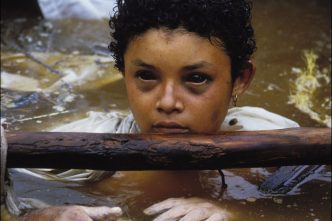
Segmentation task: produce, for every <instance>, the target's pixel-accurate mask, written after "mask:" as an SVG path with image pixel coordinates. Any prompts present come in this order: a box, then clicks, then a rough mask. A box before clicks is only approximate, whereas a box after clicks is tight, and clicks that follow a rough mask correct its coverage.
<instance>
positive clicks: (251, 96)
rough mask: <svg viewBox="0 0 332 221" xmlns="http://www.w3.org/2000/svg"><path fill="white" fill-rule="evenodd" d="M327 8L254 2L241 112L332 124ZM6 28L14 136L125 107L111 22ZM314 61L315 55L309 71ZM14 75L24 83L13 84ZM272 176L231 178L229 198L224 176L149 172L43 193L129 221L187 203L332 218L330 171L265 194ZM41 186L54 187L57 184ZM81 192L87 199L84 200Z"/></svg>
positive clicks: (278, 216)
mask: <svg viewBox="0 0 332 221" xmlns="http://www.w3.org/2000/svg"><path fill="white" fill-rule="evenodd" d="M330 4H331V3H330V1H327V0H324V1H323V0H321V1H318V0H317V1H300V0H292V1H278V2H277V1H264V0H255V1H254V14H253V21H254V26H255V30H256V37H257V43H258V51H257V52H256V54H255V62H256V64H257V74H256V76H255V79H254V81H253V84H252V86H251V87H250V89H249V91H248V92H247V94H246V95H244V96H242V97H240V100H239V106H244V105H250V106H259V107H263V108H266V109H268V110H270V111H272V112H276V113H279V114H281V115H284V116H287V117H289V118H291V119H293V120H295V121H297V122H299V123H300V125H302V126H306V127H326V126H330V125H331V123H330V120H329V119H330V116H331V92H330V91H331V83H330V78H331V9H330ZM1 27H2V28H1V71H2V73H1V76H2V77H3V76H6V77H7V78H6V79H7V80H8V79H9V78H10V79H11V80H13V81H12V82H15V83H11V82H10V81H6V82H4V80H3V79H2V80H1V98H2V99H1V117H2V118H5V119H6V122H5V123H6V125H7V129H8V131H16V130H25V131H40V130H47V129H49V128H52V127H54V126H57V125H58V124H63V123H66V122H70V121H72V120H75V119H79V118H81V117H83V116H84V114H85V113H86V111H89V110H100V111H111V110H123V111H126V110H127V108H128V103H127V101H126V93H125V88H124V84H123V81H122V80H121V78H119V77H118V73H117V72H116V70H115V69H114V68H113V63H112V61H111V60H110V59H109V54H108V52H107V50H105V48H106V47H107V44H108V42H109V37H108V32H109V31H108V27H107V21H81V20H65V21H57V22H49V21H44V20H42V19H40V18H38V17H37V16H33V15H31V14H28V16H27V17H24V16H22V14H20V13H16V14H15V17H14V18H11V19H7V18H4V17H2V21H1ZM308 54H310V55H311V58H314V59H311V60H314V64H313V65H311V66H310V65H308V63H310V62H308V56H307V55H308ZM309 57H310V56H309ZM309 60H310V59H309ZM310 67H311V69H313V70H314V71H312V73H311V72H310V71H309V70H311V69H310ZM309 72H310V73H311V74H309ZM73 73H78V76H76V75H72V76H74V77H78V78H79V79H80V80H79V81H75V82H72V81H70V78H69V77H67V78H66V79H67V80H68V81H65V83H64V82H63V81H61V80H60V79H63V77H64V76H68V75H69V74H73ZM96 73H97V74H96ZM106 73H107V74H106ZM10 74H13V75H14V77H15V76H17V75H19V76H24V77H28V78H25V79H16V78H11V77H12V75H10ZM96 75H97V76H96ZM8 76H11V77H8ZM310 76H313V78H312V77H310ZM75 79H77V78H75ZM301 79H305V81H304V82H305V83H303V81H302V84H303V85H301V84H299V83H298V82H301V81H300V80H301ZM15 80H17V81H15ZM59 80H60V81H59ZM22 82H24V83H23V84H22ZM5 83H6V84H5ZM19 83H21V84H19ZM36 88H39V89H38V90H36ZM272 171H273V169H272V168H268V169H267V170H264V169H242V170H239V169H237V170H228V171H225V175H226V181H227V183H228V189H227V190H225V191H221V190H220V177H219V176H218V174H216V173H213V172H210V173H205V172H200V173H197V172H187V173H182V172H179V173H180V174H177V173H175V175H174V173H169V172H146V173H145V176H142V174H143V172H129V173H127V174H124V173H121V172H119V173H118V174H117V175H116V176H114V177H112V178H110V179H106V180H104V181H102V182H99V183H96V184H90V185H87V186H74V187H73V186H68V187H67V188H65V187H64V186H63V185H62V186H61V185H60V184H59V185H60V187H57V188H58V189H60V192H58V194H57V195H56V196H58V197H54V196H49V195H48V194H45V196H44V198H45V200H50V201H53V202H55V204H56V203H58V204H60V203H79V202H84V203H86V204H91V205H99V204H103V205H105V204H106V205H120V206H122V207H123V208H124V210H125V217H127V218H130V219H132V220H150V219H151V218H150V217H146V216H144V215H143V213H142V210H143V209H144V208H146V207H147V206H149V205H151V204H153V203H155V202H158V201H160V200H163V199H166V198H168V197H182V196H187V197H190V196H199V197H203V198H207V199H211V200H213V201H215V202H219V203H220V205H221V207H223V208H226V209H227V210H228V211H231V212H232V213H233V214H234V220H286V219H287V220H330V219H331V209H330V206H331V190H330V189H331V173H330V171H331V169H330V167H327V168H323V169H322V170H321V171H316V173H314V174H312V175H311V176H309V178H308V179H307V180H310V181H309V182H306V183H305V184H303V185H300V186H297V187H296V188H295V189H294V190H293V191H291V192H290V193H288V194H281V195H264V194H262V193H260V192H258V191H257V186H258V185H259V184H260V183H262V182H263V181H264V179H265V178H266V177H267V176H269V175H270V172H272ZM39 185H40V183H39V181H38V180H37V181H36V180H30V179H28V178H21V179H20V182H19V184H18V186H17V188H18V190H19V191H20V194H22V195H23V196H25V197H34V196H40V195H41V194H40V192H38V191H37V189H40V186H39ZM42 185H44V186H45V188H47V189H52V185H56V184H52V185H50V184H48V183H47V182H45V183H43V184H42ZM36 186H37V187H38V188H35V187H36ZM29 188H30V189H33V190H35V191H27V189H29ZM67 191H69V192H70V191H72V192H70V193H71V196H72V197H71V199H63V198H62V197H63V196H64V195H65V194H64V193H67ZM82 193H87V194H88V195H87V196H84V197H85V198H84V199H85V200H83V197H82ZM83 195H84V194H83Z"/></svg>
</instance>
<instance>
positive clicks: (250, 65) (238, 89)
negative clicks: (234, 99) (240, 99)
mask: <svg viewBox="0 0 332 221" xmlns="http://www.w3.org/2000/svg"><path fill="white" fill-rule="evenodd" d="M255 73H256V65H255V64H254V62H253V61H252V60H249V61H248V62H247V64H246V66H245V68H244V70H242V72H241V73H240V75H239V76H238V77H237V78H236V79H235V82H234V85H233V93H232V95H233V96H234V95H238V96H239V95H241V94H243V93H244V92H245V91H246V90H247V88H248V87H249V85H250V83H251V81H252V79H253V78H254V76H255Z"/></svg>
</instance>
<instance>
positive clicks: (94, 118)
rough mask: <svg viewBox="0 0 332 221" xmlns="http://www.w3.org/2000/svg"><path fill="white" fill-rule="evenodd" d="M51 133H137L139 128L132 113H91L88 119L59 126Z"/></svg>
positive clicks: (88, 114)
mask: <svg viewBox="0 0 332 221" xmlns="http://www.w3.org/2000/svg"><path fill="white" fill-rule="evenodd" d="M51 131H53V132H57V131H61V132H90V133H136V132H138V127H137V125H136V122H135V120H134V117H133V115H132V114H131V113H123V112H117V111H114V112H109V113H105V112H95V111H89V112H88V113H87V117H85V118H83V119H80V120H77V121H74V122H71V123H68V124H64V125H61V126H58V127H56V128H53V129H52V130H51Z"/></svg>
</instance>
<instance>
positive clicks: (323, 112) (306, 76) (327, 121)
mask: <svg viewBox="0 0 332 221" xmlns="http://www.w3.org/2000/svg"><path fill="white" fill-rule="evenodd" d="M317 59H318V55H317V54H316V53H315V52H314V51H304V56H303V60H304V62H305V67H304V68H293V69H292V73H293V74H296V76H297V77H296V79H294V80H292V81H291V82H290V95H289V101H288V103H289V104H293V105H294V106H295V107H296V108H297V109H299V110H300V111H302V112H303V113H306V114H308V115H309V116H310V118H311V119H313V120H315V121H317V122H319V123H322V124H324V125H326V126H327V127H331V99H330V98H329V97H325V98H324V99H323V100H321V99H319V98H320V97H319V89H321V88H322V87H328V85H329V84H330V82H331V78H330V75H329V74H328V73H329V72H330V71H331V70H330V71H328V70H327V69H324V70H320V69H319V67H318V65H317ZM317 102H319V103H318V104H316V103H317Z"/></svg>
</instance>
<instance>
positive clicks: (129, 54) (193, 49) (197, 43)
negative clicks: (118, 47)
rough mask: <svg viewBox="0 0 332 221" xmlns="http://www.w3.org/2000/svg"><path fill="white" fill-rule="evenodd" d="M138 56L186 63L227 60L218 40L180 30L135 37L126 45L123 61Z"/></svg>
mask: <svg viewBox="0 0 332 221" xmlns="http://www.w3.org/2000/svg"><path fill="white" fill-rule="evenodd" d="M138 56H143V57H147V58H156V57H163V58H167V59H168V60H174V59H181V60H188V61H195V60H197V59H201V60H211V61H212V60H215V59H218V58H221V57H222V58H223V59H227V60H228V59H229V58H228V56H227V54H226V52H225V50H224V48H223V47H222V44H221V41H220V40H219V39H217V38H211V39H210V38H203V37H201V36H199V35H197V34H195V33H193V32H188V31H186V30H185V29H182V28H178V29H174V30H169V29H165V28H162V29H150V30H148V31H146V32H145V33H143V34H141V35H139V36H137V37H136V38H134V39H133V40H131V41H130V43H129V44H128V47H127V50H126V53H125V60H126V58H133V57H138Z"/></svg>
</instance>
